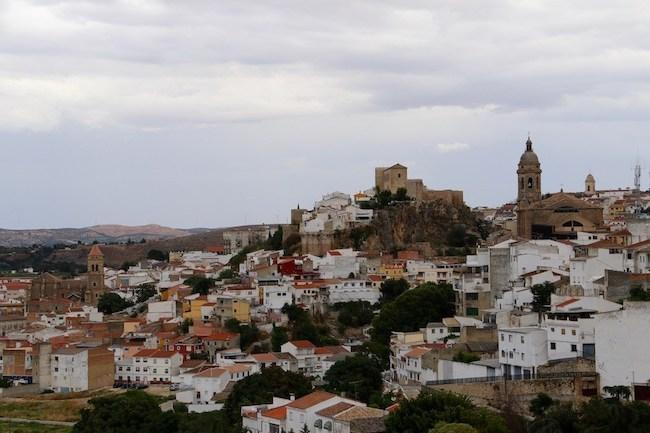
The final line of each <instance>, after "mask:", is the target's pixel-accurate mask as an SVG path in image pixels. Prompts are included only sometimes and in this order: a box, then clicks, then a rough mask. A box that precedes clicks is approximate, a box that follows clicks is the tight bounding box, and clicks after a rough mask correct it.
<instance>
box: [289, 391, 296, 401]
mask: <svg viewBox="0 0 650 433" xmlns="http://www.w3.org/2000/svg"><path fill="white" fill-rule="evenodd" d="M295 399H296V394H294V393H293V392H292V393H291V394H289V400H291V401H294V400H295Z"/></svg>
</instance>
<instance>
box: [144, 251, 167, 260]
mask: <svg viewBox="0 0 650 433" xmlns="http://www.w3.org/2000/svg"><path fill="white" fill-rule="evenodd" d="M147 258H148V259H149V260H158V261H159V262H165V261H167V260H169V253H165V252H164V251H160V250H149V252H148V253H147Z"/></svg>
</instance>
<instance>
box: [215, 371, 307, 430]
mask: <svg viewBox="0 0 650 433" xmlns="http://www.w3.org/2000/svg"><path fill="white" fill-rule="evenodd" d="M311 390H312V385H311V379H309V378H307V377H305V376H303V375H302V374H300V373H293V372H290V371H284V370H282V368H280V367H268V368H264V369H262V371H261V372H260V373H256V374H253V375H251V376H248V377H246V378H245V379H242V380H240V381H239V382H237V383H236V384H235V386H234V387H233V390H232V392H231V393H230V395H229V396H228V399H227V400H226V403H225V405H224V408H223V410H224V411H225V413H226V415H227V417H228V419H229V420H230V421H231V422H232V423H236V424H239V423H240V422H241V412H240V408H241V407H242V406H246V405H255V404H262V403H268V402H270V401H272V400H273V397H274V396H275V397H281V398H289V397H290V396H292V395H294V396H295V397H296V398H299V397H302V396H304V395H307V394H309V393H310V392H311Z"/></svg>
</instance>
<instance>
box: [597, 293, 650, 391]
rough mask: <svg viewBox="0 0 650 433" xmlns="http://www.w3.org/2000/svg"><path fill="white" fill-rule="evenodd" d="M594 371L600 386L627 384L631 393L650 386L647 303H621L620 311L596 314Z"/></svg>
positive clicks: (649, 321) (649, 314) (648, 304)
mask: <svg viewBox="0 0 650 433" xmlns="http://www.w3.org/2000/svg"><path fill="white" fill-rule="evenodd" d="M595 320H596V323H595V334H596V335H595V337H596V371H597V372H598V374H599V375H600V385H601V387H606V386H619V385H621V386H628V387H631V388H632V389H633V395H638V396H641V395H647V394H648V391H649V389H648V388H649V387H650V385H649V384H650V362H648V360H649V359H650V345H648V344H647V342H648V329H650V303H649V302H625V304H624V307H623V309H622V310H620V311H614V312H611V313H607V314H600V315H598V316H596V319H595Z"/></svg>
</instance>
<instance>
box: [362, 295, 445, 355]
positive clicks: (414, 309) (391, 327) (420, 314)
mask: <svg viewBox="0 0 650 433" xmlns="http://www.w3.org/2000/svg"><path fill="white" fill-rule="evenodd" d="M454 299H455V295H454V291H453V289H452V287H451V286H450V285H449V284H433V283H426V284H423V285H421V286H419V287H417V288H415V289H412V290H409V291H407V292H406V293H403V294H402V295H400V296H399V297H398V298H397V299H395V301H393V302H390V303H388V304H385V305H384V306H383V307H382V309H381V312H380V313H379V315H378V316H377V317H375V319H374V320H373V330H372V338H373V340H374V341H376V342H379V343H382V344H385V345H388V342H389V339H390V335H391V333H392V332H394V331H403V332H408V331H416V330H418V329H420V328H424V327H426V326H427V323H429V322H439V321H441V320H442V318H443V317H449V316H452V315H453V314H454V312H455V306H454Z"/></svg>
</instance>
